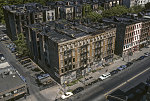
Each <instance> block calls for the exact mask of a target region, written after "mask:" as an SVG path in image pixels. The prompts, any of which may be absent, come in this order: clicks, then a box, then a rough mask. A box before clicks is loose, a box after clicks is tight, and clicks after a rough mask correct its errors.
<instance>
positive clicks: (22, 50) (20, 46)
mask: <svg viewBox="0 0 150 101" xmlns="http://www.w3.org/2000/svg"><path fill="white" fill-rule="evenodd" d="M17 38H18V39H17V40H16V41H14V43H15V44H16V46H17V52H18V53H19V54H20V55H22V56H27V55H29V50H28V48H27V45H26V41H25V37H24V34H23V33H20V34H18V35H17Z"/></svg>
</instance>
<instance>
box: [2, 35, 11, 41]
mask: <svg viewBox="0 0 150 101" xmlns="http://www.w3.org/2000/svg"><path fill="white" fill-rule="evenodd" d="M8 39H9V38H8V36H6V35H5V36H3V37H2V38H1V41H5V40H8Z"/></svg>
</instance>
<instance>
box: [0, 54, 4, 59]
mask: <svg viewBox="0 0 150 101" xmlns="http://www.w3.org/2000/svg"><path fill="white" fill-rule="evenodd" d="M0 60H1V61H4V60H5V57H4V55H3V54H1V53H0Z"/></svg>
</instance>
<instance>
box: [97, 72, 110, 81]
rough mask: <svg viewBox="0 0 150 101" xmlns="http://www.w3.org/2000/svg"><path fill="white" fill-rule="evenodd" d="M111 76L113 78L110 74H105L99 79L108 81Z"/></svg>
mask: <svg viewBox="0 0 150 101" xmlns="http://www.w3.org/2000/svg"><path fill="white" fill-rule="evenodd" d="M110 76H111V74H110V73H105V74H103V75H101V76H100V77H99V79H100V80H105V79H107V78H108V77H110Z"/></svg>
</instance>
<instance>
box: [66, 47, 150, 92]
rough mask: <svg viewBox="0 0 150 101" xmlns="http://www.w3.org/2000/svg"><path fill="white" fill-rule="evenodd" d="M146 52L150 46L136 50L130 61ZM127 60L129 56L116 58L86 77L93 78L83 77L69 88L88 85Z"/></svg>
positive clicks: (68, 88) (149, 50) (149, 49)
mask: <svg viewBox="0 0 150 101" xmlns="http://www.w3.org/2000/svg"><path fill="white" fill-rule="evenodd" d="M145 52H150V46H149V47H148V48H142V49H141V51H136V52H135V53H134V54H133V55H132V56H129V62H131V61H132V60H134V59H137V58H139V57H140V56H142V55H144V53H145ZM127 62H128V56H125V57H124V61H123V58H120V59H118V60H115V61H114V62H113V64H111V65H109V66H106V67H104V68H103V69H101V70H97V71H96V72H94V73H92V72H91V73H89V75H88V76H85V78H90V77H93V78H92V79H89V80H87V81H85V79H84V78H82V79H80V81H79V82H78V83H77V84H75V85H73V86H69V87H67V90H73V89H75V88H77V87H84V86H85V85H84V83H85V84H86V85H87V84H88V83H91V82H92V81H95V80H97V79H98V78H99V76H100V75H102V74H104V73H106V71H107V72H111V71H112V70H115V69H117V68H118V67H119V66H121V65H125V64H126V63H127ZM99 68H101V67H99ZM84 81H85V82H84Z"/></svg>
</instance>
